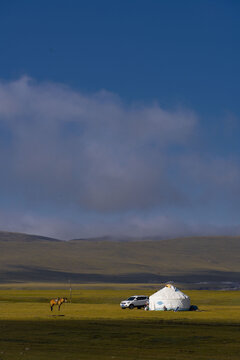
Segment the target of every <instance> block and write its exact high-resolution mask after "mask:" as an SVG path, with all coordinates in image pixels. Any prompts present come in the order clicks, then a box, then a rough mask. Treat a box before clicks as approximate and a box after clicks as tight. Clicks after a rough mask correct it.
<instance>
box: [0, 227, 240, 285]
mask: <svg viewBox="0 0 240 360" xmlns="http://www.w3.org/2000/svg"><path fill="white" fill-rule="evenodd" d="M121 239H122V238H117V239H116V238H112V237H100V238H93V239H73V240H69V241H61V240H58V239H54V238H49V237H44V236H38V235H29V234H20V233H13V232H0V282H2V283H3V282H13V281H49V282H54V281H55V282H56V281H59V282H62V281H68V280H71V281H73V282H74V281H75V282H89V281H90V282H161V281H167V280H169V279H172V280H175V281H183V282H192V281H195V282H197V281H198V282H203V281H239V279H240V236H239V237H227V236H224V237H216V236H215V237H192V238H177V239H168V240H163V239H161V238H159V240H160V241H158V239H157V238H156V237H154V238H150V237H149V238H146V239H140V240H139V239H137V238H134V239H133V238H124V239H122V240H121ZM113 240H114V241H113ZM124 240H125V241H124Z"/></svg>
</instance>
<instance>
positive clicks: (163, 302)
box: [149, 284, 190, 311]
mask: <svg viewBox="0 0 240 360" xmlns="http://www.w3.org/2000/svg"><path fill="white" fill-rule="evenodd" d="M189 308H190V298H189V297H188V296H187V295H185V294H184V293H183V292H182V291H180V290H178V289H177V288H176V287H175V286H173V285H171V284H168V285H166V286H165V287H164V288H163V289H161V290H159V291H157V292H156V293H154V294H153V295H151V296H149V310H175V311H184V310H189Z"/></svg>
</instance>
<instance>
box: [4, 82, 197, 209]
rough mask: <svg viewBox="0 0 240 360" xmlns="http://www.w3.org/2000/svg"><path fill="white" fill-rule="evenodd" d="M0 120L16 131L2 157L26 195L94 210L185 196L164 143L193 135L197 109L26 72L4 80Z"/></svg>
mask: <svg viewBox="0 0 240 360" xmlns="http://www.w3.org/2000/svg"><path fill="white" fill-rule="evenodd" d="M0 122H2V124H3V126H5V127H7V129H8V131H9V132H10V133H11V138H12V143H11V144H10V145H9V147H10V149H9V150H10V153H11V156H9V157H8V159H2V162H5V161H6V160H7V162H8V167H9V175H10V174H11V176H12V177H13V178H14V179H16V182H15V185H14V186H15V190H16V191H24V195H25V198H29V199H30V200H33V201H36V199H41V200H44V199H45V200H48V201H49V202H51V201H53V202H62V203H74V204H77V205H78V206H79V207H81V208H83V209H84V208H87V209H92V210H97V211H119V210H129V209H141V208H145V207H151V206H155V205H159V204H165V203H169V202H170V203H171V202H174V203H177V202H181V199H182V195H181V193H180V192H179V191H178V189H177V188H176V187H175V186H174V185H173V182H171V181H169V178H168V175H167V171H166V168H167V157H166V149H167V148H168V147H169V146H171V145H172V144H179V145H183V143H184V142H185V141H186V140H187V139H188V137H189V135H190V134H192V132H193V129H194V127H195V124H196V117H195V115H194V114H193V113H192V112H189V111H183V110H176V111H165V110H163V109H161V108H160V107H159V106H158V105H157V104H153V105H148V106H134V105H132V106H126V105H124V104H123V103H122V102H121V101H120V99H119V98H118V97H117V96H114V95H112V94H110V93H108V92H105V91H101V92H99V93H97V94H93V95H84V94H81V93H79V92H74V91H73V90H71V89H69V88H67V87H64V86H61V85H58V84H51V83H40V84H39V83H35V82H34V81H32V80H31V79H29V78H27V77H24V78H21V79H20V80H17V81H15V82H10V83H1V84H0ZM23 189H24V190H23Z"/></svg>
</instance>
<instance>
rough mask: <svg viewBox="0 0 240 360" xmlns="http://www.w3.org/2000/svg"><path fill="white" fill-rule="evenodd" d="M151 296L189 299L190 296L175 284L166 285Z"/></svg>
mask: <svg viewBox="0 0 240 360" xmlns="http://www.w3.org/2000/svg"><path fill="white" fill-rule="evenodd" d="M151 297H158V298H161V299H162V300H164V299H188V296H187V295H186V294H184V293H183V292H182V291H180V290H179V289H177V288H176V287H175V286H173V285H170V284H168V285H166V286H165V287H164V288H163V289H161V290H159V291H157V292H155V293H154V294H152V295H151Z"/></svg>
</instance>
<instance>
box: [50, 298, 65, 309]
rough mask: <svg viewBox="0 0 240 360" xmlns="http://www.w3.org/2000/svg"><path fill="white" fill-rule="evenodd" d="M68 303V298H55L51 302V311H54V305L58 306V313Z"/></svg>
mask: <svg viewBox="0 0 240 360" xmlns="http://www.w3.org/2000/svg"><path fill="white" fill-rule="evenodd" d="M65 302H67V298H63V297H62V298H55V299H51V300H50V307H51V311H52V310H53V307H54V305H58V311H60V307H61V305H62V304H63V303H65Z"/></svg>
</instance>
